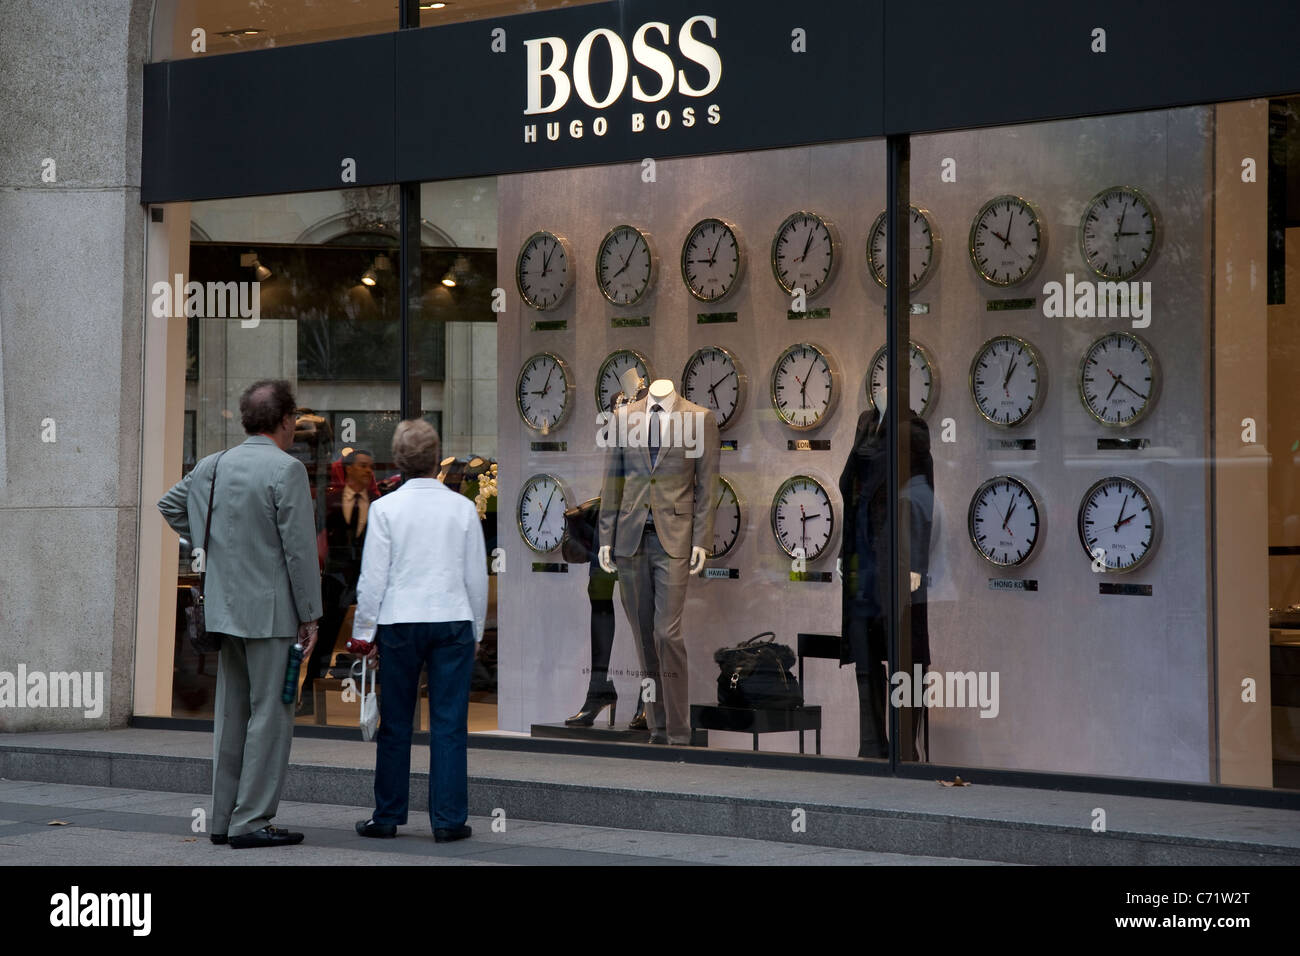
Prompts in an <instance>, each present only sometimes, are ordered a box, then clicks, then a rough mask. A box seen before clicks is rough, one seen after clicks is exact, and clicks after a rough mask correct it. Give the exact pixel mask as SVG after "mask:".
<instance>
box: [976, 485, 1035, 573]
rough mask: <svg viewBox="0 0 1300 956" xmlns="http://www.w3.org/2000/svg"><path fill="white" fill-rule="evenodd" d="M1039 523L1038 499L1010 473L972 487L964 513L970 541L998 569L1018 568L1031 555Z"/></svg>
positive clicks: (981, 555)
mask: <svg viewBox="0 0 1300 956" xmlns="http://www.w3.org/2000/svg"><path fill="white" fill-rule="evenodd" d="M1042 524H1043V519H1042V517H1041V510H1040V509H1039V507H1038V498H1037V497H1035V495H1034V493H1033V491H1031V490H1030V488H1029V486H1028V485H1027V484H1025V482H1023V481H1022V480H1020V479H1019V478H1015V477H1012V476H1011V475H998V476H997V477H995V478H990V479H989V480H988V481H986V482H984V483H983V484H982V485H980V486H979V487H978V488H977V489H975V494H974V495H972V496H971V499H970V510H969V511H968V512H967V513H966V529H967V530H968V531H969V532H970V543H971V544H973V545H974V546H975V550H976V551H978V552H979V554H980V557H982V558H983V559H984V560H985V561H987V562H989V564H992V565H994V566H995V567H999V568H1014V567H1019V566H1020V565H1022V564H1024V563H1025V562H1026V561H1028V560H1029V559H1030V558H1031V557H1033V554H1034V549H1035V548H1036V547H1037V546H1038V541H1039V539H1040V537H1041V536H1042Z"/></svg>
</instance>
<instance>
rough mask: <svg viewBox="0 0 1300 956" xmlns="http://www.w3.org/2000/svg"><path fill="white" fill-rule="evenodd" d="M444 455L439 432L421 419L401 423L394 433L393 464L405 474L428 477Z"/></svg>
mask: <svg viewBox="0 0 1300 956" xmlns="http://www.w3.org/2000/svg"><path fill="white" fill-rule="evenodd" d="M441 455H442V441H441V439H439V438H438V430H437V429H436V428H434V427H433V426H432V425H430V424H429V423H428V422H426V421H424V420H423V419H420V418H414V419H407V420H406V421H403V422H399V423H398V425H397V430H396V431H395V432H393V462H394V463H395V464H396V465H397V467H398V468H399V469H401V471H402V472H403V473H404V474H407V475H418V476H422V475H427V474H429V473H430V472H432V471H433V470H434V468H436V467H437V465H438V461H439V460H440V458H441Z"/></svg>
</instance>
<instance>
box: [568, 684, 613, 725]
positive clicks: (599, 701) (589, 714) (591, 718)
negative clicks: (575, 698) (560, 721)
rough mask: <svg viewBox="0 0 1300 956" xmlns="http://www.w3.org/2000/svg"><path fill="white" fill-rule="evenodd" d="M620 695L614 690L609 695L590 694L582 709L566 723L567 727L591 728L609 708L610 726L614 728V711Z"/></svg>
mask: <svg viewBox="0 0 1300 956" xmlns="http://www.w3.org/2000/svg"><path fill="white" fill-rule="evenodd" d="M617 703H618V695H617V694H615V693H614V692H613V691H612V690H611V691H610V692H609V693H607V694H588V695H587V699H586V700H585V701H583V703H582V709H581V710H579V711H578V712H577V713H576V714H574V715H573V716H572V717H570V718H568V719H567V720H566V721H565V722H564V726H566V727H590V726H591V725H592V724H594V723H595V722H596V718H597V717H599V716H600V712H601V711H602V710H604V709H605V708H606V707H608V708H609V726H611V727H613V726H614V710H615V705H616V704H617Z"/></svg>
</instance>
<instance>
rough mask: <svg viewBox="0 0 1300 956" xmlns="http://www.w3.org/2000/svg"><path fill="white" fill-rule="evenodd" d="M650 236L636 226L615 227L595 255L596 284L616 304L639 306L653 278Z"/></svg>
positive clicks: (602, 293) (652, 255) (653, 263)
mask: <svg viewBox="0 0 1300 956" xmlns="http://www.w3.org/2000/svg"><path fill="white" fill-rule="evenodd" d="M654 265H655V262H654V254H653V252H652V251H651V249H650V239H649V237H648V236H647V235H646V234H645V233H644V232H642V231H641V230H640V229H637V228H636V227H635V226H615V227H614V228H613V229H611V230H610V231H609V233H608V235H606V236H605V238H604V239H603V240H602V241H601V243H600V252H599V253H598V254H597V255H596V284H597V285H598V286H599V287H600V292H601V295H603V296H604V297H605V298H606V299H608V300H609V301H610V302H612V303H613V304H614V305H636V304H637V303H638V302H640V301H641V300H642V299H644V298H645V296H646V293H647V292H649V291H650V285H651V283H652V282H653V280H654Z"/></svg>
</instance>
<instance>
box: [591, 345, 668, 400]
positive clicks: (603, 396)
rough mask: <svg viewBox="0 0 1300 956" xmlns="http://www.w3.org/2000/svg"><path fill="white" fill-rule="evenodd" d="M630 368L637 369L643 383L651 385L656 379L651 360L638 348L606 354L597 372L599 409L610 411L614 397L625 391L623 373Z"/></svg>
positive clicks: (617, 350)
mask: <svg viewBox="0 0 1300 956" xmlns="http://www.w3.org/2000/svg"><path fill="white" fill-rule="evenodd" d="M630 368H635V369H636V371H637V374H638V375H640V376H641V382H642V384H643V385H649V384H650V383H651V381H653V380H654V371H653V370H652V369H651V367H650V360H649V359H648V358H646V357H645V356H644V355H642V354H641V353H640V352H638V351H637V350H636V349H616V350H614V351H613V352H610V353H609V355H607V356H605V361H603V362H601V363H600V370H599V371H598V372H597V373H596V408H597V410H598V411H602V412H608V411H610V410H611V409H612V408H613V405H614V398H615V397H616V396H617V395H618V393H619V392H621V391H623V383H622V381H621V380H622V378H623V373H624V372H626V371H627V370H628V369H630Z"/></svg>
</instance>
